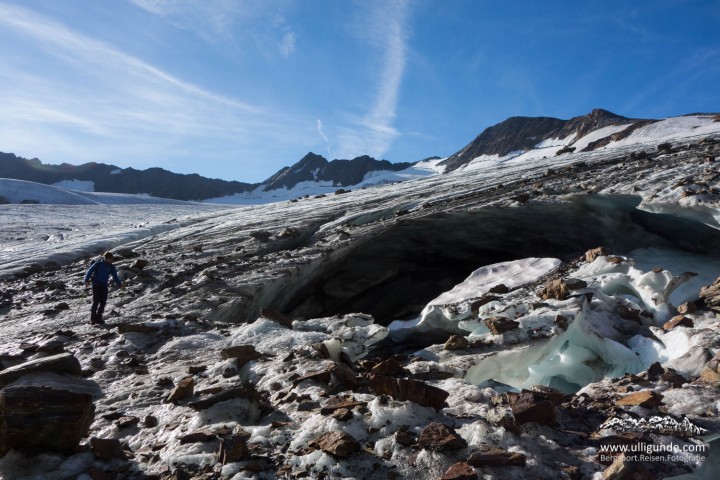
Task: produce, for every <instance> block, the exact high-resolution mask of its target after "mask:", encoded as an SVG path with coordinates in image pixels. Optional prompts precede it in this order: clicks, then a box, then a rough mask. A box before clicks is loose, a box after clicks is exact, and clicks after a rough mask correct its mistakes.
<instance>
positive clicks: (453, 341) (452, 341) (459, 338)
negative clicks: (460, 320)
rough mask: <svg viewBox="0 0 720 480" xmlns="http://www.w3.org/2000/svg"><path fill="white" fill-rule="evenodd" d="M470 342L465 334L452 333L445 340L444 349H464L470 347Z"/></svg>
mask: <svg viewBox="0 0 720 480" xmlns="http://www.w3.org/2000/svg"><path fill="white" fill-rule="evenodd" d="M468 345H470V342H468V339H467V338H465V337H464V336H463V335H452V336H450V338H448V339H447V342H445V346H444V347H443V349H444V350H462V349H465V348H468Z"/></svg>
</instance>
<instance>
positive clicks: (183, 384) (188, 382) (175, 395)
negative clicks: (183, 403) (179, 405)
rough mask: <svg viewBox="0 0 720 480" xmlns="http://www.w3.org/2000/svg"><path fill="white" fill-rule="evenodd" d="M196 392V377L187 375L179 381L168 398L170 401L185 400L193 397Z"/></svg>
mask: <svg viewBox="0 0 720 480" xmlns="http://www.w3.org/2000/svg"><path fill="white" fill-rule="evenodd" d="M194 394H195V379H194V378H193V377H185V378H183V379H182V380H180V381H179V382H178V384H177V385H176V386H175V388H173V390H172V392H170V395H169V396H168V398H167V401H168V402H174V401H176V400H184V399H186V398H191V397H192V396H193V395H194Z"/></svg>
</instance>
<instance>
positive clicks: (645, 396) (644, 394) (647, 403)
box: [615, 390, 663, 408]
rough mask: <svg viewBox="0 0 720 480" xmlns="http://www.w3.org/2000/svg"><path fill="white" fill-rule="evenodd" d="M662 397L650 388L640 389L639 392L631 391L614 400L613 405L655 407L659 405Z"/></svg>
mask: <svg viewBox="0 0 720 480" xmlns="http://www.w3.org/2000/svg"><path fill="white" fill-rule="evenodd" d="M662 398H663V397H662V395H661V394H659V393H657V392H653V391H652V390H640V391H639V392H633V393H631V394H629V395H625V396H624V397H622V398H619V399H618V400H615V405H617V406H620V407H625V406H640V407H645V408H657V407H659V406H660V405H661V403H662Z"/></svg>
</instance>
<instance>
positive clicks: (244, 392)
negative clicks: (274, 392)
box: [187, 386, 260, 411]
mask: <svg viewBox="0 0 720 480" xmlns="http://www.w3.org/2000/svg"><path fill="white" fill-rule="evenodd" d="M236 398H247V399H250V400H253V401H258V400H260V394H259V393H258V391H257V390H255V388H253V387H250V386H248V387H246V386H238V387H231V388H228V389H226V390H223V391H222V392H219V393H216V394H214V395H210V396H209V397H207V398H203V399H202V400H196V401H194V402H190V403H188V404H187V406H188V407H190V408H192V409H193V410H197V411H200V410H205V409H208V408H210V407H212V406H213V405H215V404H217V403H220V402H225V401H227V400H234V399H236Z"/></svg>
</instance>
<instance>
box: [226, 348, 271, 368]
mask: <svg viewBox="0 0 720 480" xmlns="http://www.w3.org/2000/svg"><path fill="white" fill-rule="evenodd" d="M220 355H222V358H223V360H229V359H231V358H234V359H236V360H237V366H238V368H242V366H243V365H245V364H246V363H247V362H249V361H251V360H257V359H258V358H260V357H262V355H261V354H260V353H258V352H257V351H255V347H254V346H253V345H235V346H234V347H230V348H223V349H222V350H221V351H220Z"/></svg>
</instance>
